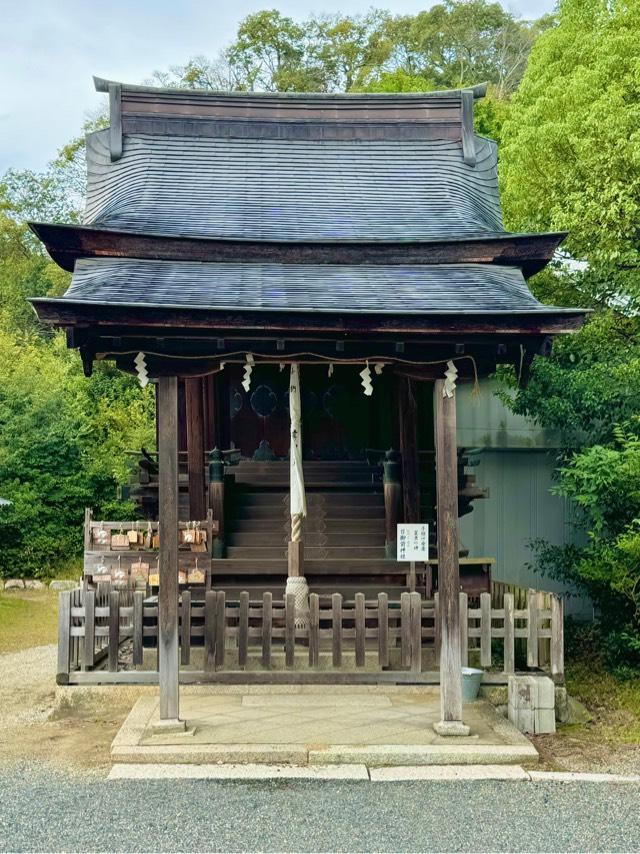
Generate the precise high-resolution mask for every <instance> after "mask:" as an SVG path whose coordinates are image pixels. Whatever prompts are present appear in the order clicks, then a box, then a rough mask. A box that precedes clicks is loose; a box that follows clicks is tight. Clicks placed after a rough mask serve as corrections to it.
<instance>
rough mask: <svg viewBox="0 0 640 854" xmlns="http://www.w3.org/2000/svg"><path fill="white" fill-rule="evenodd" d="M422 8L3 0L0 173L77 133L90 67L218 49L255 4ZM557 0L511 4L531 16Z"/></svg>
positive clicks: (142, 72) (130, 69)
mask: <svg viewBox="0 0 640 854" xmlns="http://www.w3.org/2000/svg"><path fill="white" fill-rule="evenodd" d="M372 5H373V6H379V7H381V8H388V9H390V11H392V12H394V13H405V14H406V13H415V12H417V11H419V10H421V9H424V8H425V7H426V6H428V5H431V3H429V2H425V0H397V2H392V1H391V0H388V2H385V1H384V0H380V2H375V0H374V2H372V1H371V0H342V2H339V0H315V2H313V0H295V1H294V0H283V2H278V0H273V2H271V0H265V1H264V2H254V0H236V2H235V3H233V4H230V3H228V2H218V0H210V2H206V0H172V2H170V0H111V2H110V3H98V2H96V0H0V21H2V27H1V28H0V174H1V173H2V172H3V171H4V170H5V169H7V168H9V167H11V166H13V167H17V168H31V169H42V168H43V167H44V166H45V164H46V163H47V161H48V160H50V159H51V158H52V157H53V156H54V155H55V153H56V151H57V149H58V148H60V147H61V146H62V145H64V144H65V143H66V142H67V141H68V140H69V139H71V138H72V137H73V136H74V135H76V134H78V133H79V131H80V129H81V127H82V123H83V121H84V119H85V118H86V116H87V114H88V113H93V112H95V110H96V107H98V106H100V104H101V100H102V99H104V97H105V96H104V95H98V94H97V93H95V92H94V89H93V82H92V75H93V74H96V75H98V76H101V77H108V78H111V79H117V80H122V81H127V82H131V83H137V82H141V81H142V80H144V79H145V78H148V77H149V75H150V74H151V72H152V71H154V70H155V69H165V68H167V67H168V66H169V65H173V64H178V63H181V62H184V61H186V60H187V59H188V58H189V57H191V56H195V55H198V54H204V55H207V56H215V55H216V53H217V52H218V51H219V50H220V49H221V48H222V47H224V46H225V45H226V44H228V42H230V41H231V39H232V38H233V35H234V33H235V31H236V27H237V25H238V22H239V21H240V20H241V19H242V18H243V17H244V16H245V15H248V14H250V13H251V12H255V11H258V10H260V9H265V8H271V7H274V6H275V7H277V8H278V9H280V10H281V11H282V12H283V13H285V14H289V15H292V16H296V17H303V16H305V15H307V14H308V13H310V12H314V11H318V10H321V11H326V12H339V11H341V12H346V13H355V12H362V11H365V10H366V9H368V8H369V7H370V6H372ZM552 6H553V0H519V2H516V0H514V2H511V3H509V7H510V8H512V10H514V11H516V12H518V13H520V14H521V15H523V16H524V17H534V16H537V15H540V14H542V13H543V12H546V11H549V10H550V9H551V8H552Z"/></svg>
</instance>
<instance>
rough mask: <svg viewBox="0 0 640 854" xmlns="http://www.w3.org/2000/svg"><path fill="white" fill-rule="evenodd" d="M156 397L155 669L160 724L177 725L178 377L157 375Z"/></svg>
mask: <svg viewBox="0 0 640 854" xmlns="http://www.w3.org/2000/svg"><path fill="white" fill-rule="evenodd" d="M157 399H158V440H159V442H158V457H159V469H158V485H159V514H158V518H159V524H160V557H159V564H160V587H159V594H158V669H159V681H160V725H161V726H162V725H163V724H164V725H165V726H180V722H179V699H178V380H177V377H160V378H159V379H158V389H157Z"/></svg>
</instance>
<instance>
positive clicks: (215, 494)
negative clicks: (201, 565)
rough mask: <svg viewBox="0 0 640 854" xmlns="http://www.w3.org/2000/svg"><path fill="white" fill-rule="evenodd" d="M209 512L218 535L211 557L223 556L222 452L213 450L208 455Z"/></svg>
mask: <svg viewBox="0 0 640 854" xmlns="http://www.w3.org/2000/svg"><path fill="white" fill-rule="evenodd" d="M209 510H211V513H212V515H213V518H214V520H215V521H216V522H217V523H218V533H217V535H216V536H215V537H214V540H213V547H212V548H213V551H212V556H213V557H215V558H222V557H224V556H225V534H224V461H223V459H222V452H221V451H220V450H219V449H218V448H214V449H213V450H212V451H211V453H210V454H209Z"/></svg>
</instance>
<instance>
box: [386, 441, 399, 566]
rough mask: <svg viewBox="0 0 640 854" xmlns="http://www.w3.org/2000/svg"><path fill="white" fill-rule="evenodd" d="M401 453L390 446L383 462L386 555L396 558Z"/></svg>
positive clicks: (392, 558) (391, 558)
mask: <svg viewBox="0 0 640 854" xmlns="http://www.w3.org/2000/svg"><path fill="white" fill-rule="evenodd" d="M400 470H401V466H400V455H399V454H398V452H397V451H394V450H393V449H392V448H390V449H389V450H388V451H387V453H386V454H385V458H384V462H383V472H384V474H383V477H382V483H383V490H384V520H385V543H384V551H385V557H387V558H389V559H390V560H395V559H396V555H397V545H398V544H397V531H398V522H399V521H400V512H401V505H402V482H401V475H400Z"/></svg>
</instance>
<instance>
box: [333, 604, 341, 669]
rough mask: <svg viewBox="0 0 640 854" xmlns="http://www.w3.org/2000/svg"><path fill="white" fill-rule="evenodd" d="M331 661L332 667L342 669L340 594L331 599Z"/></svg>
mask: <svg viewBox="0 0 640 854" xmlns="http://www.w3.org/2000/svg"><path fill="white" fill-rule="evenodd" d="M331 635H332V637H331V661H332V664H333V666H334V667H342V594H341V593H334V594H333V596H332V597H331Z"/></svg>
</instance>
